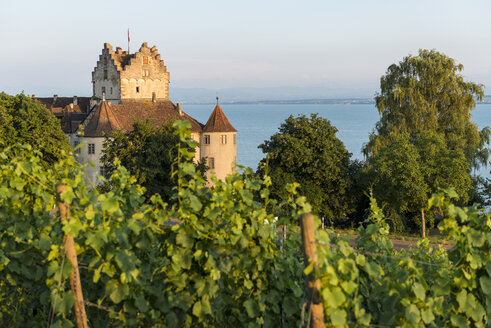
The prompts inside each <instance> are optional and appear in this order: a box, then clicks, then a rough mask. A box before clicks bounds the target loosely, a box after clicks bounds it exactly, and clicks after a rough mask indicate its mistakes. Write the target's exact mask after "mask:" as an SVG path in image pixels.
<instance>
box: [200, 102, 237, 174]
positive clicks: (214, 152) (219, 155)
mask: <svg viewBox="0 0 491 328" xmlns="http://www.w3.org/2000/svg"><path fill="white" fill-rule="evenodd" d="M200 143H201V157H206V158H207V165H208V167H209V168H210V170H209V171H208V173H207V175H208V176H209V174H210V173H209V172H210V171H213V172H215V175H216V176H217V178H218V179H219V180H222V181H224V180H225V177H226V176H227V175H228V174H230V173H232V172H235V163H236V161H237V130H236V129H235V128H234V127H233V126H232V124H230V122H229V120H228V119H227V116H225V113H224V112H223V110H222V108H221V107H220V105H219V104H218V97H217V105H216V106H215V108H214V109H213V112H212V113H211V115H210V118H209V119H208V122H207V123H206V125H205V127H204V128H203V133H202V134H201V142H200Z"/></svg>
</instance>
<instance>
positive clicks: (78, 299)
mask: <svg viewBox="0 0 491 328" xmlns="http://www.w3.org/2000/svg"><path fill="white" fill-rule="evenodd" d="M65 190H66V186H65V185H64V184H62V183H60V184H58V185H56V195H57V197H58V209H59V211H60V219H61V221H62V222H63V221H64V220H70V209H69V208H68V206H67V205H66V204H65V203H64V202H62V201H61V199H60V195H61V193H62V192H64V191H65ZM65 254H66V257H67V258H68V260H70V262H71V263H72V266H73V270H72V272H71V273H70V287H71V288H72V292H73V295H74V296H75V304H74V305H73V307H74V309H75V317H76V318H77V328H88V326H87V315H86V313H85V304H84V296H83V294H82V284H81V283H80V274H79V271H78V261H77V252H76V251H75V242H74V240H73V237H72V236H65Z"/></svg>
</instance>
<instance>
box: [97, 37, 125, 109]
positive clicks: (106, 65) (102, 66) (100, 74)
mask: <svg viewBox="0 0 491 328" xmlns="http://www.w3.org/2000/svg"><path fill="white" fill-rule="evenodd" d="M111 52H113V50H112V47H111V45H110V44H107V43H106V44H105V45H104V49H102V54H101V55H100V56H99V60H98V61H97V65H96V67H95V68H94V71H93V72H92V83H93V95H94V96H96V97H97V98H99V99H102V93H103V91H105V95H106V100H107V101H110V102H112V103H115V104H117V103H120V100H121V86H120V83H121V82H120V72H119V71H118V67H117V65H116V63H115V61H114V59H113V56H111Z"/></svg>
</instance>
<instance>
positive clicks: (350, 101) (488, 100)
mask: <svg viewBox="0 0 491 328" xmlns="http://www.w3.org/2000/svg"><path fill="white" fill-rule="evenodd" d="M220 103H221V104H222V105H370V104H373V105H375V100H374V99H373V98H339V99H291V100H250V101H220ZM182 104H183V105H184V104H186V105H213V104H214V103H211V102H182ZM479 104H491V96H485V97H484V99H483V101H482V102H477V105H479Z"/></svg>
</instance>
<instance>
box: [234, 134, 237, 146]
mask: <svg viewBox="0 0 491 328" xmlns="http://www.w3.org/2000/svg"><path fill="white" fill-rule="evenodd" d="M236 144H237V135H236V134H234V145H236Z"/></svg>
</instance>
